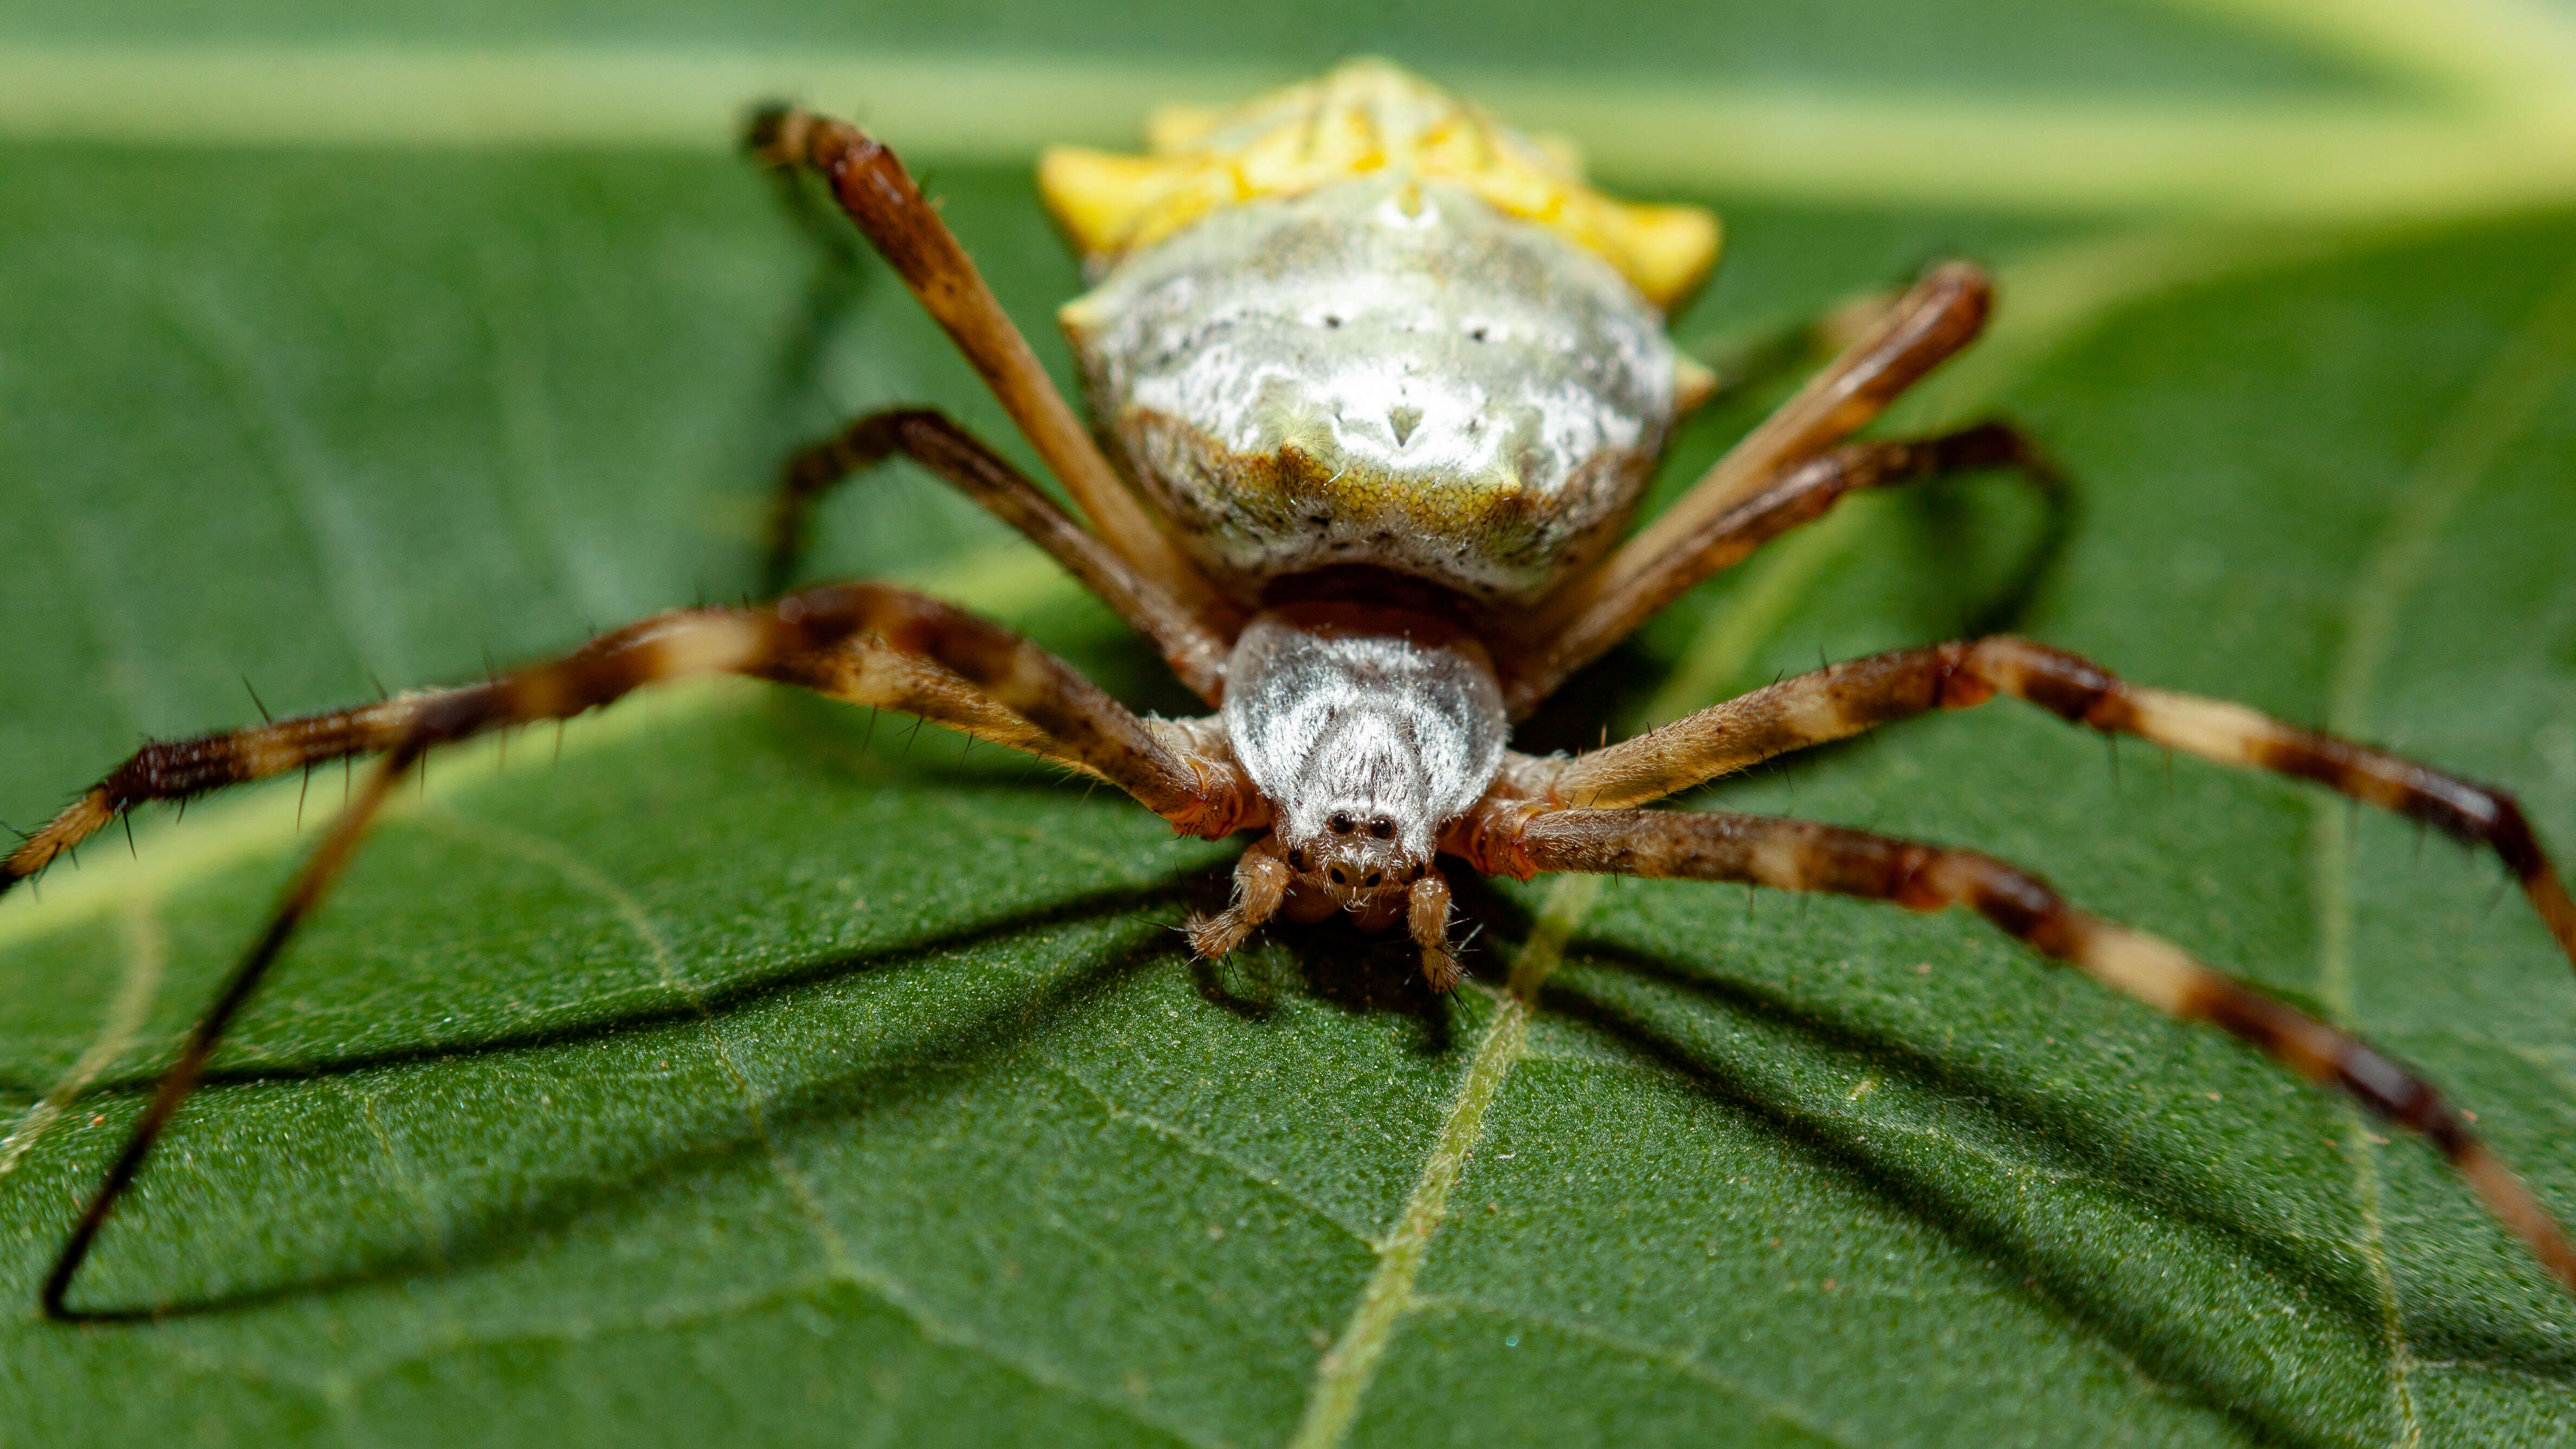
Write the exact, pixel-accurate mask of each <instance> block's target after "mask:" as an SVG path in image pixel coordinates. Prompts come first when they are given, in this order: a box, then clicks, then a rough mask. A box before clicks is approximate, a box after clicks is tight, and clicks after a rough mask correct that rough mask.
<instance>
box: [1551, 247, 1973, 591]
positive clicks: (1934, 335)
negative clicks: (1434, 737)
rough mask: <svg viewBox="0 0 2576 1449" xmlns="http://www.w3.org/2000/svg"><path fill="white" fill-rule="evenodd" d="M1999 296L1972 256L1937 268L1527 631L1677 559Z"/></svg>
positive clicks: (1853, 426)
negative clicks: (1703, 534)
mask: <svg viewBox="0 0 2576 1449" xmlns="http://www.w3.org/2000/svg"><path fill="white" fill-rule="evenodd" d="M1993 303H1994V283H1993V281H1992V280H1991V279H1989V278H1988V277H1987V276H1986V274H1985V272H1984V271H1983V270H1982V269H1980V268H1978V267H1976V266H1974V265H1972V264H1970V263H1967V262H1950V263H1947V264H1945V265H1943V266H1940V267H1936V268H1934V269H1933V271H1932V272H1931V274H1930V275H1928V276H1926V277H1925V278H1924V279H1923V280H1922V281H1920V282H1918V283H1916V284H1915V285H1914V287H1913V289H1912V290H1910V291H1908V292H1907V293H1906V294H1905V295H1904V296H1903V297H1901V298H1899V299H1897V302H1896V305H1895V306H1893V307H1891V308H1889V309H1888V311H1887V314H1886V315H1885V316H1884V317H1882V318H1881V319H1880V320H1879V323H1878V325H1877V326H1876V327H1873V328H1871V329H1870V330H1869V331H1868V332H1867V333H1865V334H1863V335H1862V337H1861V338H1860V340H1859V341H1857V342H1855V343H1853V344H1852V345H1851V346H1850V347H1849V348H1847V349H1846V350H1845V351H1844V352H1843V354H1842V356H1840V357H1838V358H1836V359H1834V361H1833V362H1831V363H1829V364H1827V365H1826V367H1825V369H1824V370H1823V371H1822V372H1819V373H1817V374H1816V375H1815V376H1814V377H1813V378H1810V379H1809V380H1808V381H1807V385H1806V386H1804V387H1802V388H1800V389H1799V390H1798V391H1797V393H1796V394H1795V395H1794V396H1792V397H1791V398H1790V399H1789V400H1788V401H1787V402H1785V403H1782V404H1781V405H1780V407H1779V409H1778V410H1777V411H1775V412H1773V413H1772V414H1771V416H1770V417H1768V418H1765V419H1764V420H1763V421H1762V423H1761V425H1760V426H1758V427H1756V428H1754V430H1753V431H1752V432H1750V433H1747V434H1745V435H1744V437H1743V439H1742V440H1741V441H1739V442H1738V443H1736V445H1735V446H1734V447H1732V448H1730V449H1728V450H1727V452H1726V456H1725V457H1722V458H1720V459H1718V460H1717V463H1716V466H1714V467H1712V468H1710V469H1709V470H1708V472H1707V474H1706V475H1704V476H1703V477H1701V479H1700V480H1699V482H1698V483H1696V484H1693V485H1692V487H1691V490H1690V491H1689V492H1688V493H1685V494H1683V495H1682V497H1681V498H1680V499H1679V500H1678V501H1677V502H1675V503H1674V504H1673V506H1672V507H1670V508H1667V509H1665V510H1664V511H1663V513H1662V514H1660V515H1659V516H1657V517H1656V518H1655V520H1654V521H1653V522H1651V523H1649V524H1647V525H1646V526H1645V527H1644V528H1642V529H1639V530H1638V531H1637V533H1636V536H1634V537H1632V538H1630V539H1629V540H1628V541H1627V542H1626V543H1623V544H1621V545H1620V546H1619V547H1618V549H1617V550H1616V551H1614V552H1612V553H1611V555H1610V556H1609V557H1608V558H1605V559H1603V560H1602V561H1601V562H1600V563H1599V564H1597V565H1595V566H1594V567H1593V568H1591V569H1590V570H1588V571H1586V572H1584V573H1582V574H1579V575H1577V576H1576V577H1575V578H1574V579H1573V580H1571V581H1570V582H1568V583H1567V584H1565V585H1564V586H1563V587H1561V588H1559V589H1558V590H1557V591H1556V592H1555V593H1554V594H1552V595H1550V596H1549V597H1548V599H1547V601H1546V602H1545V603H1544V604H1542V605H1541V606H1540V607H1539V608H1538V609H1537V610H1536V611H1534V614H1533V617H1532V618H1531V619H1530V620H1529V621H1528V626H1527V628H1526V629H1525V630H1524V631H1523V633H1522V636H1521V637H1522V638H1523V639H1524V640H1527V641H1531V642H1536V641H1542V640H1545V639H1547V638H1549V637H1550V636H1552V635H1554V634H1556V633H1558V632H1560V631H1562V630H1563V629H1565V628H1566V626H1567V625H1569V624H1570V623H1572V622H1573V621H1574V620H1576V619H1581V618H1585V617H1587V616H1589V615H1591V614H1592V613H1593V612H1594V611H1595V610H1596V609H1597V608H1598V607H1599V606H1600V605H1601V603H1602V601H1603V600H1605V599H1608V598H1610V597H1612V596H1614V595H1617V594H1620V593H1623V592H1625V591H1627V590H1628V589H1630V588H1633V587H1634V586H1635V585H1636V584H1637V582H1638V581H1639V580H1640V579H1642V578H1645V577H1647V576H1650V575H1653V574H1656V573H1658V572H1660V571H1662V570H1664V569H1667V568H1670V567H1672V566H1673V563H1674V560H1675V559H1676V558H1678V557H1683V556H1686V550H1687V546H1688V544H1689V542H1690V540H1692V539H1694V538H1697V537H1699V536H1701V535H1702V533H1703V532H1704V531H1705V530H1706V529H1707V528H1708V526H1709V525H1710V524H1711V523H1713V522H1715V521H1716V520H1717V519H1719V518H1721V517H1723V516H1725V515H1726V514H1728V513H1729V512H1731V511H1733V510H1734V509H1736V508H1737V507H1739V506H1741V505H1743V504H1745V503H1747V502H1749V501H1751V500H1752V499H1753V498H1754V497H1756V496H1757V495H1759V494H1761V493H1763V492H1765V491H1767V490H1768V489H1769V487H1770V485H1771V484H1772V483H1773V482H1774V480H1777V479H1779V478H1780V476H1781V475H1782V474H1783V473H1786V472H1788V471H1789V470H1791V469H1794V468H1796V467H1797V466H1798V465H1800V464H1802V463H1804V462H1806V461H1807V460H1808V459H1810V458H1813V457H1815V456H1817V455H1818V454H1820V453H1822V452H1824V451H1825V450H1826V449H1828V448H1831V447H1833V446H1834V445H1835V444H1837V443H1840V442H1841V441H1842V440H1844V439H1845V438H1848V437H1850V436H1851V435H1852V434H1853V433H1856V432H1858V431H1860V429H1862V428H1864V427H1866V426H1868V425H1869V423H1870V421H1871V420H1872V419H1874V418H1876V417H1877V416H1878V415H1879V414H1880V413H1882V412H1884V411H1886V410H1887V405H1888V404H1889V403H1891V402H1893V401H1895V400H1896V397H1897V395H1898V394H1900V393H1902V392H1904V391H1905V390H1906V389H1907V388H1909V387H1912V386H1913V385H1914V384H1915V383H1917V382H1920V381H1922V380H1923V376H1924V374H1926V373H1928V372H1930V371H1931V370H1932V369H1933V368H1935V367H1937V366H1939V365H1940V364H1941V363H1942V362H1943V361H1945V360H1947V359H1948V358H1949V357H1950V356H1951V355H1952V354H1953V353H1956V352H1957V351H1958V350H1959V349H1960V348H1963V347H1965V346H1967V345H1968V344H1969V343H1970V342H1973V341H1975V340H1976V337H1977V334H1978V333H1979V332H1981V331H1983V330H1984V329H1985V325H1986V314H1987V313H1988V311H1989V310H1991V308H1992V306H1993Z"/></svg>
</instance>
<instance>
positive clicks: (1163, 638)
mask: <svg viewBox="0 0 2576 1449" xmlns="http://www.w3.org/2000/svg"><path fill="white" fill-rule="evenodd" d="M898 453H900V454H902V455H903V456H904V457H907V458H910V459H911V460H912V461H914V462H916V463H918V464H920V465H921V466H922V467H924V468H927V469H929V470H930V471H931V472H932V473H934V474H937V475H938V476H939V477H941V478H943V479H945V480H947V481H948V482H949V483H951V484H953V485H955V487H956V488H957V490H958V491H959V492H961V493H964V494H965V495H966V496H967V497H969V498H972V499H974V500H975V501H976V502H977V503H979V504H982V505H983V507H984V509H985V510H986V511H987V512H989V513H991V514H992V515H993V516H994V517H996V518H999V519H1001V520H1002V521H1003V522H1004V523H1007V524H1009V525H1011V526H1012V527H1013V528H1016V529H1018V530H1019V531H1020V532H1021V533H1022V534H1023V535H1025V536H1026V537H1027V538H1028V540H1029V541H1030V542H1031V543H1034V544H1036V545H1037V546H1038V547H1039V548H1042V549H1044V550H1046V552H1047V556H1048V557H1050V558H1052V559H1054V560H1055V561H1056V562H1057V563H1059V564H1062V565H1063V566H1064V569H1065V571H1066V572H1067V573H1070V574H1072V575H1073V576H1074V578H1076V579H1077V580H1079V581H1081V583H1082V586H1083V587H1084V588H1087V589H1089V590H1091V592H1092V593H1094V594H1096V595H1098V596H1099V597H1100V599H1101V600H1102V601H1103V602H1105V603H1107V604H1108V605H1109V607H1110V608H1112V609H1114V610H1116V611H1117V613H1118V617H1120V618H1121V619H1124V620H1126V621H1127V624H1128V626H1129V627H1130V628H1133V629H1134V630H1136V632H1138V633H1140V634H1142V635H1144V636H1145V637H1146V638H1148V639H1151V640H1153V641H1154V645H1155V647H1156V648H1158V649H1160V650H1162V652H1163V658H1164V659H1166V660H1167V661H1169V662H1170V664H1171V666H1172V670H1173V672H1174V673H1175V674H1178V675H1179V676H1180V678H1181V682H1182V683H1184V684H1186V685H1188V686H1189V687H1190V688H1191V689H1192V690H1193V691H1195V692H1196V693H1197V694H1198V695H1199V697H1200V698H1202V699H1205V700H1207V701H1208V702H1209V703H1211V704H1213V703H1215V702H1216V701H1217V699H1218V697H1219V695H1220V694H1221V693H1222V692H1223V689H1224V679H1225V674H1224V669H1225V659H1226V652H1227V642H1228V641H1226V640H1225V639H1224V638H1222V637H1220V636H1219V635H1218V634H1217V633H1216V632H1215V631H1214V630H1212V629H1211V628H1210V627H1209V626H1208V624H1207V623H1206V622H1205V621H1204V620H1203V619H1202V618H1201V617H1200V616H1199V615H1198V614H1196V613H1193V612H1192V611H1191V610H1189V609H1188V608H1186V607H1184V606H1183V605H1182V603H1181V602H1180V600H1179V599H1177V598H1175V597H1174V596H1173V595H1172V593H1171V591H1170V590H1168V589H1166V588H1164V587H1163V586H1162V585H1161V584H1159V583H1157V582H1155V581H1154V580H1153V579H1151V578H1148V577H1146V576H1145V575H1144V574H1142V573H1140V572H1138V571H1137V570H1136V568H1135V567H1134V566H1132V565H1130V564H1129V563H1128V562H1127V560H1126V559H1125V558H1124V557H1122V556H1121V555H1120V554H1119V553H1118V552H1117V551H1116V550H1114V549H1112V548H1110V547H1109V546H1108V545H1107V544H1106V543H1103V542H1102V541H1101V539H1100V537H1099V536H1098V535H1097V534H1094V533H1091V532H1090V531H1088V530H1086V529H1085V528H1083V527H1082V525H1080V524H1078V523H1076V522H1074V521H1073V520H1072V519H1071V518H1069V517H1067V516H1066V515H1065V512H1064V510H1063V509H1061V508H1058V507H1056V506H1055V503H1054V502H1053V501H1052V500H1050V499H1049V498H1048V497H1047V496H1046V495H1045V494H1044V493H1042V492H1040V491H1038V488H1037V485H1036V484H1034V483H1031V482H1030V481H1029V480H1028V479H1027V477H1025V476H1024V475H1022V474H1021V472H1020V470H1018V469H1017V468H1014V467H1012V466H1011V465H1010V464H1009V463H1008V462H1007V461H1005V460H1004V459H1002V458H1001V457H1000V456H998V455H997V454H995V453H994V452H993V450H992V449H990V448H987V447H985V446H984V445H983V444H982V443H981V442H979V441H977V440H976V438H975V436H974V434H972V433H969V432H967V431H966V430H965V429H964V428H961V427H959V426H958V425H957V424H955V423H953V422H951V421H949V420H948V418H946V417H945V416H943V415H941V414H940V413H937V412H935V411H931V410H929V409H926V408H898V409H890V410H888V411H885V412H878V413H871V414H869V415H868V416H866V417H863V418H860V419H859V420H857V421H856V422H853V423H851V424H850V425H849V426H847V427H845V428H843V429H841V431H839V432H837V433H835V434H833V435H832V436H831V437H829V438H826V439H824V440H823V441H822V442H819V443H816V444H815V445H813V446H812V447H810V448H806V449H804V450H803V451H801V452H799V453H798V454H796V456H795V457H793V458H791V459H789V460H788V463H787V466H786V468H785V469H784V470H783V471H782V473H781V475H780V478H779V486H778V493H777V495H776V499H775V501H774V504H773V507H772V510H771V514H770V533H769V539H770V543H769V565H768V575H769V585H770V589H771V591H772V592H776V591H778V590H779V589H782V588H784V587H785V586H786V583H787V580H788V579H789V577H790V576H791V575H792V574H793V573H794V571H795V567H796V559H797V555H798V554H799V553H801V552H802V550H803V548H804V542H805V533H806V525H807V521H808V519H809V518H810V516H811V515H812V512H813V508H814V504H815V502H816V500H818V499H820V498H821V497H822V496H823V495H824V494H826V493H828V492H830V491H831V489H832V488H833V487H834V486H835V485H837V484H839V483H840V482H842V481H843V480H844V479H846V478H848V477H849V476H850V475H851V474H853V473H856V472H859V471H860V470H862V469H866V468H871V467H874V466H876V465H877V464H879V463H882V462H884V461H885V460H886V459H887V458H889V457H892V456H894V455H895V454H898Z"/></svg>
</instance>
